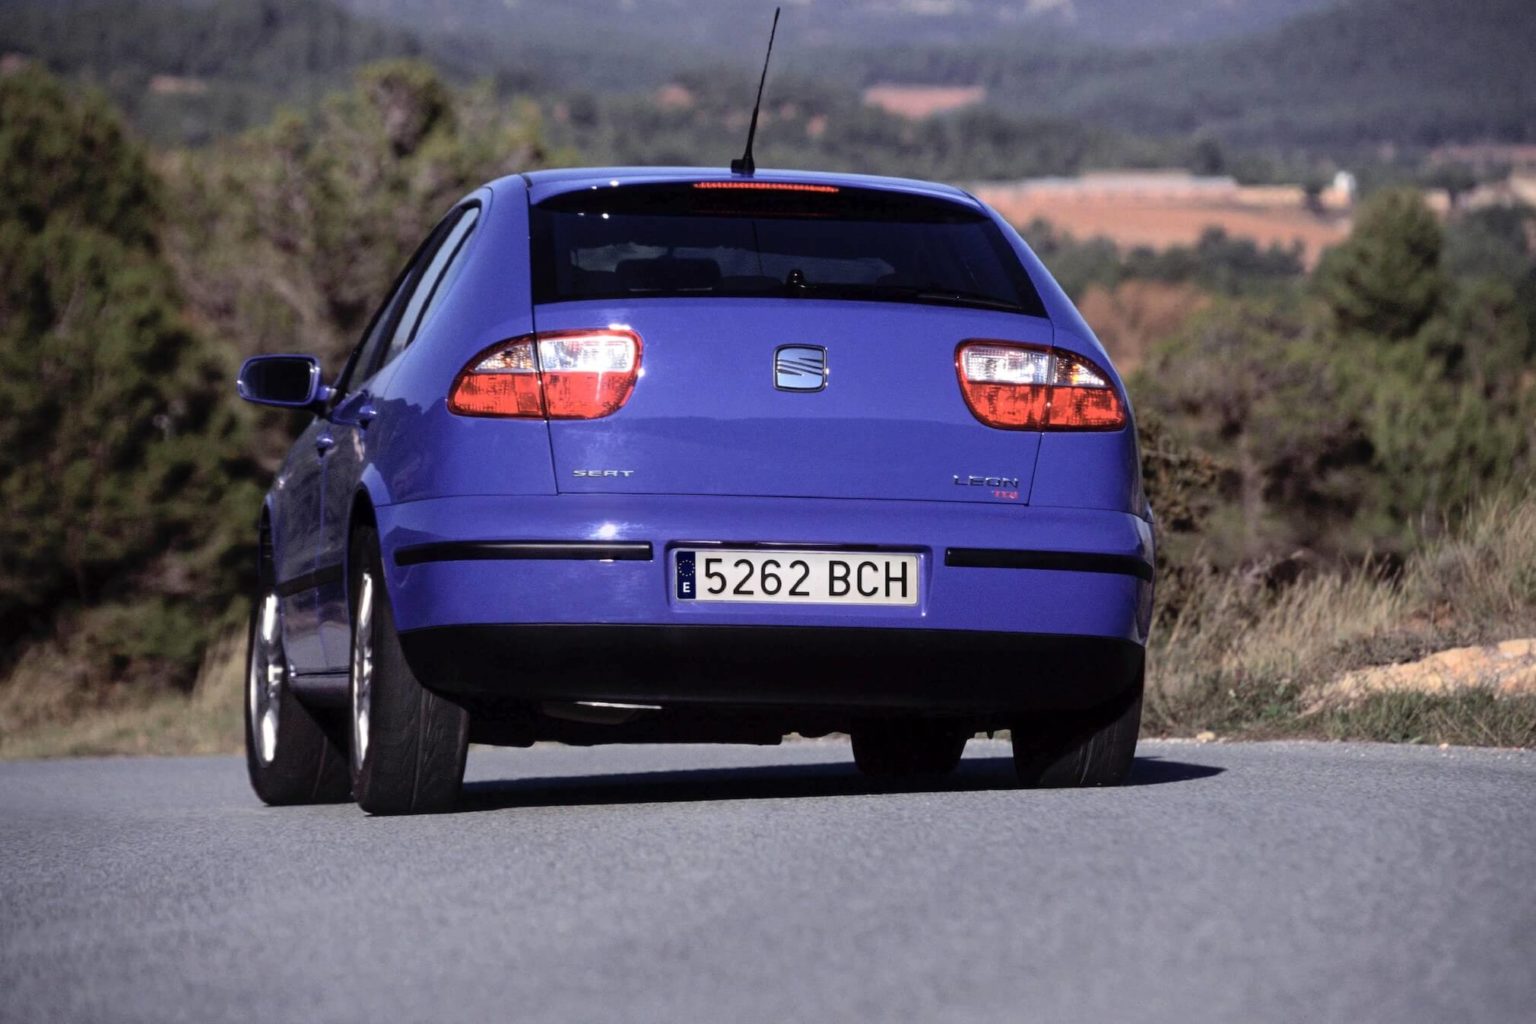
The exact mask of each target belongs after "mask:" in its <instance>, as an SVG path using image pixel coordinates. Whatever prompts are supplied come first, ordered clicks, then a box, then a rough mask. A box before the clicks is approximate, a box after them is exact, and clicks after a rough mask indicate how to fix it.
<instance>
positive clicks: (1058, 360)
mask: <svg viewBox="0 0 1536 1024" xmlns="http://www.w3.org/2000/svg"><path fill="white" fill-rule="evenodd" d="M955 373H956V374H957V375H958V376H959V378H960V393H961V394H962V395H964V396H965V404H966V405H967V406H969V407H970V410H971V414H972V415H974V416H975V417H976V418H977V419H978V420H980V421H981V422H983V423H985V424H986V425H987V426H989V427H998V428H1001V429H1003V430H1119V429H1120V428H1121V427H1124V426H1125V423H1126V415H1125V400H1124V399H1123V398H1121V397H1120V393H1119V392H1118V391H1117V390H1115V386H1114V384H1112V383H1111V382H1110V379H1109V374H1107V373H1105V372H1104V371H1103V370H1102V369H1100V368H1099V367H1098V366H1097V365H1095V364H1094V362H1093V361H1092V360H1090V359H1085V358H1084V357H1082V356H1080V355H1078V354H1077V353H1075V352H1065V351H1062V350H1061V349H1054V348H1038V347H1036V346H1033V345H1020V344H1018V343H1016V342H1007V341H985V340H973V341H966V342H962V343H961V344H960V347H959V348H958V349H956V350H955Z"/></svg>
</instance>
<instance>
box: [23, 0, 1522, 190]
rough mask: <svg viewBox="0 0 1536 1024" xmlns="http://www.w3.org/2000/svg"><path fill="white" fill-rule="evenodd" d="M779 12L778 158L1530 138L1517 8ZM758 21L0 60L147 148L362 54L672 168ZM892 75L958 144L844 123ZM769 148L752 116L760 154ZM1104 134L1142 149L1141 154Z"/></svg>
mask: <svg viewBox="0 0 1536 1024" xmlns="http://www.w3.org/2000/svg"><path fill="white" fill-rule="evenodd" d="M784 2H785V6H786V12H785V18H784V21H783V23H782V24H781V26H780V34H779V40H778V44H777V47H776V56H775V58H774V67H775V75H774V76H773V77H772V79H771V80H770V87H769V96H770V100H774V99H777V100H778V101H779V102H781V103H782V102H785V101H787V100H788V99H789V98H790V97H792V96H797V95H798V96H799V97H800V98H799V99H797V100H796V104H797V107H798V109H799V110H800V113H801V115H802V116H801V118H800V121H801V122H804V123H803V124H799V128H798V129H797V130H802V129H803V130H802V135H803V136H804V137H803V138H801V139H799V140H798V141H796V142H795V143H794V146H793V149H792V150H786V151H785V152H786V155H791V154H792V155H795V156H798V157H803V158H805V159H808V160H810V161H812V162H815V161H816V160H817V157H818V154H820V155H822V156H836V157H837V160H836V161H834V162H845V163H856V164H860V165H862V164H863V163H865V162H866V159H865V158H866V157H867V160H868V162H869V163H871V164H877V163H879V162H880V161H881V160H882V159H883V157H886V156H889V155H890V154H891V152H893V147H896V148H902V149H903V150H904V152H906V153H907V155H908V157H909V158H911V157H913V156H914V155H915V154H917V153H919V151H927V150H932V149H933V147H934V145H937V144H943V145H945V146H948V147H950V149H951V150H952V152H950V153H949V154H947V155H943V158H942V159H937V158H936V159H934V160H930V161H926V162H924V161H918V162H913V160H912V159H906V162H904V163H902V166H905V167H910V168H911V169H914V170H925V169H926V170H932V171H934V172H935V173H938V172H940V171H942V172H943V173H946V174H948V173H953V174H959V175H962V176H964V175H966V174H967V173H976V174H980V173H983V172H982V171H981V170H980V168H979V167H978V168H975V169H974V170H973V171H971V172H968V171H966V170H964V169H963V167H964V166H968V165H967V163H966V161H967V154H982V153H983V152H986V153H987V154H989V155H987V156H986V158H985V159H984V160H981V158H980V157H978V160H980V162H982V163H985V164H986V165H987V166H988V167H995V166H997V165H998V164H999V163H1001V164H1005V165H1009V166H1012V165H1013V164H1015V163H1017V164H1019V165H1020V166H1023V165H1028V166H1030V167H1032V168H1035V169H1037V170H1038V169H1039V168H1040V167H1047V168H1051V169H1055V170H1071V169H1074V167H1075V166H1076V164H1075V163H1074V161H1078V160H1086V159H1094V158H1096V157H1095V156H1094V155H1093V154H1094V153H1098V154H1100V155H1106V156H1109V157H1110V158H1114V155H1115V154H1116V153H1120V154H1125V153H1129V154H1130V156H1129V157H1128V158H1127V157H1124V156H1122V157H1121V159H1129V160H1130V161H1131V162H1138V161H1139V162H1143V163H1145V162H1150V161H1155V160H1160V159H1167V158H1168V157H1169V154H1170V153H1173V154H1175V156H1174V158H1175V159H1177V158H1178V157H1177V155H1176V154H1177V152H1178V151H1179V150H1180V148H1181V147H1182V149H1184V150H1186V151H1187V150H1189V149H1190V148H1191V147H1192V146H1194V145H1196V144H1197V143H1198V144H1200V145H1205V146H1206V147H1207V149H1206V154H1207V155H1208V156H1211V157H1212V161H1210V162H1208V165H1203V166H1202V167H1201V169H1203V170H1222V169H1227V170H1230V169H1231V167H1230V166H1223V161H1225V160H1226V157H1227V156H1230V155H1231V154H1232V153H1237V152H1247V153H1250V154H1251V153H1254V152H1256V151H1258V150H1264V151H1266V152H1277V153H1282V154H1284V158H1285V159H1286V160H1287V161H1291V162H1292V163H1293V165H1294V163H1295V162H1296V161H1297V160H1300V161H1303V162H1307V163H1316V162H1318V161H1323V162H1326V161H1327V160H1328V159H1330V158H1331V159H1348V160H1350V161H1352V162H1356V161H1359V160H1361V159H1367V158H1369V159H1375V157H1374V156H1368V154H1375V153H1379V152H1381V151H1383V147H1390V146H1397V147H1408V148H1409V149H1418V148H1427V147H1432V146H1436V145H1440V144H1443V143H1448V142H1482V141H1498V142H1536V58H1533V57H1532V54H1536V10H1533V8H1532V0H1335V2H1332V3H1329V2H1328V0H1162V2H1158V3H1151V2H1146V0H784ZM771 10H772V0H711V2H709V3H700V2H697V0H559V2H552V0H551V2H545V0H0V53H4V52H21V53H24V54H31V55H33V56H35V57H36V58H37V59H39V60H41V61H43V62H44V63H45V64H47V65H48V66H49V67H51V68H53V69H54V70H56V71H59V72H62V73H64V74H67V75H70V76H72V77H74V78H76V79H84V80H87V81H92V82H96V83H98V84H100V85H102V86H103V87H104V88H106V90H107V91H108V92H109V93H110V94H111V95H112V96H113V97H114V99H116V100H117V102H118V103H119V104H120V105H121V106H123V107H124V109H125V110H126V111H127V112H128V114H129V115H130V117H131V118H132V119H133V120H134V122H135V123H136V124H138V125H139V126H140V128H141V129H142V130H144V131H145V132H147V133H148V134H149V135H150V136H151V137H153V138H156V139H159V140H162V141H165V140H178V141H192V142H198V141H202V140H205V139H207V138H209V137H211V136H213V135H217V134H220V133H223V132H228V131H231V130H234V129H238V128H240V127H244V126H246V125H249V124H252V123H256V122H259V121H261V120H264V119H265V118H266V117H268V116H269V115H270V113H271V110H272V108H273V107H274V106H276V105H277V104H279V103H293V104H300V105H302V104H307V103H310V102H313V101H314V100H315V99H317V98H318V97H319V96H321V95H323V94H324V93H325V92H326V91H328V90H330V89H331V88H334V87H335V86H336V85H337V84H338V83H339V82H341V81H343V80H344V79H345V78H346V77H347V76H348V75H349V74H350V72H351V71H352V70H353V69H355V68H356V67H358V66H359V65H361V64H363V63H366V62H369V61H372V60H377V59H380V58H384V57H393V56H410V55H419V56H424V57H426V58H427V59H430V60H432V61H433V62H434V63H435V64H436V65H437V66H438V67H439V68H440V69H442V70H443V72H444V73H445V75H447V76H448V77H449V78H450V79H452V80H456V81H461V82H462V81H466V80H469V79H471V78H477V77H492V78H494V79H495V80H496V82H497V84H498V85H499V86H500V87H501V90H502V91H503V92H504V93H505V92H509V91H517V92H520V93H523V94H533V95H537V96H541V97H543V98H545V99H547V100H548V101H549V103H550V105H551V107H552V109H555V108H557V109H561V110H566V111H568V112H569V113H570V118H571V121H570V123H571V125H572V127H571V130H570V132H569V133H568V134H569V135H570V138H569V140H567V141H570V142H571V143H572V144H575V145H578V146H581V147H582V148H583V150H584V151H587V150H590V151H591V152H592V153H594V154H608V153H615V154H618V153H633V154H634V155H637V156H647V155H653V154H654V153H658V152H662V150H663V149H665V150H666V151H667V152H671V153H676V154H683V155H686V154H688V153H691V152H694V151H696V150H698V149H700V146H699V145H697V144H696V143H698V142H699V138H702V137H703V136H701V135H700V133H701V132H703V133H704V134H705V135H707V137H708V139H709V140H710V142H711V144H712V145H716V144H717V143H716V142H715V140H716V139H717V138H718V133H719V130H720V126H721V125H722V124H724V123H725V121H726V120H728V119H729V118H730V117H734V116H736V115H737V114H738V113H739V108H742V107H744V106H746V104H747V103H748V102H749V99H748V98H749V97H750V94H751V88H752V86H753V85H755V78H756V71H757V67H758V65H759V62H760V60H761V55H762V47H763V44H764V42H765V36H766V32H767V28H768V23H769V19H770V17H771ZM1153 43H1155V44H1156V45H1150V44H1153ZM749 79H750V80H751V81H749ZM684 81H685V82H687V83H688V88H689V90H690V95H692V96H695V97H697V98H698V99H699V100H700V102H701V103H702V104H703V105H704V106H711V105H713V106H722V105H723V106H725V107H728V108H729V109H728V111H726V112H717V114H718V116H716V115H714V114H712V115H711V117H713V121H712V122H709V119H707V118H705V117H704V116H703V114H702V113H700V114H696V115H694V116H693V117H692V121H693V122H695V123H693V124H683V123H681V121H682V117H681V115H678V116H674V117H672V119H671V121H670V122H668V124H667V125H658V126H656V127H657V128H658V130H662V129H665V130H666V131H667V132H668V133H669V134H670V136H671V137H670V138H669V139H668V140H667V142H666V145H665V146H664V147H662V146H660V145H659V144H657V143H655V142H654V141H653V140H640V141H641V142H644V143H645V144H644V145H640V146H636V145H632V144H630V143H628V142H626V141H625V138H624V137H623V136H625V135H627V134H633V131H634V125H635V123H636V121H635V110H636V109H638V108H637V106H636V105H637V104H638V105H642V106H643V105H644V104H646V103H648V101H647V100H646V99H644V98H645V97H648V96H651V95H653V94H654V93H655V90H656V89H657V88H658V87H659V86H662V85H664V84H666V83H676V82H684ZM890 83H897V84H908V85H918V86H943V87H955V88H960V89H966V90H969V91H968V92H966V93H965V95H968V96H969V95H977V96H981V97H983V99H982V101H981V106H978V107H976V108H975V109H968V110H965V111H961V112H958V113H952V114H946V115H941V119H945V120H950V121H959V122H961V123H960V125H959V127H958V128H956V129H955V130H953V131H946V132H929V133H928V134H925V130H920V129H919V128H918V127H916V126H913V127H911V128H909V129H897V128H894V127H892V126H890V125H888V124H885V123H884V122H880V121H878V120H870V119H864V118H862V115H858V116H854V117H853V118H852V120H850V115H849V114H848V110H849V108H850V107H856V106H857V104H858V102H859V97H860V96H861V95H862V94H863V92H864V90H865V89H866V88H867V87H869V86H873V85H876V84H890ZM776 90H777V91H776ZM620 96H622V97H624V98H623V100H622V102H620V100H619V99H618V97H620ZM567 101H570V102H567ZM594 109H596V111H597V112H596V113H595V114H593V113H591V112H592V111H593V110H594ZM605 110H606V111H608V112H609V113H611V114H613V116H606V115H605V114H604V111H605ZM817 115H828V116H829V118H830V120H829V121H828V122H827V123H830V124H832V128H831V130H830V131H829V132H827V133H826V134H822V129H820V128H815V129H813V128H812V121H813V120H814V118H815V116H817ZM786 116H787V115H786ZM792 120H793V118H792ZM706 122H709V123H706ZM797 123H799V122H797ZM815 123H817V124H820V123H822V122H815ZM1040 124H1049V125H1052V126H1054V127H1053V128H1052V131H1053V132H1055V134H1056V136H1058V137H1060V138H1066V137H1067V136H1068V135H1071V134H1073V133H1076V135H1078V136H1082V137H1085V138H1086V137H1090V136H1091V138H1092V139H1093V140H1096V141H1094V142H1093V143H1092V145H1091V146H1084V145H1081V144H1079V143H1075V142H1074V143H1073V144H1072V145H1073V146H1074V147H1075V149H1076V152H1077V154H1078V155H1076V156H1073V157H1071V158H1070V159H1057V158H1054V157H1052V158H1050V159H1044V158H1043V156H1042V154H1045V153H1046V151H1047V150H1049V149H1050V148H1051V147H1050V146H1045V145H1042V146H1036V147H1034V148H1035V149H1036V150H1038V151H1039V152H1038V153H1036V154H1035V156H1033V157H1031V158H1029V159H1022V158H1021V159H1014V158H1013V157H1012V156H1011V155H1010V154H1013V153H1015V152H1017V151H1018V150H1019V148H1020V146H1021V142H1020V140H1021V139H1025V140H1027V138H1028V137H1029V136H1030V134H1031V132H1033V131H1034V129H1032V128H1030V127H1029V126H1030V125H1040ZM593 126H595V127H593ZM1066 129H1070V131H1067V130H1066ZM782 131H783V129H782V128H781V129H780V132H779V134H778V138H779V140H780V142H779V143H778V144H780V145H783V144H784V143H785V142H786V141H787V140H785V139H784V138H783V135H782ZM840 132H841V133H842V134H840ZM604 133H606V136H605V134H604ZM929 135H933V136H935V138H938V137H940V136H942V138H940V139H939V142H937V143H936V142H935V141H934V139H931V138H929ZM607 136H612V137H611V138H608V137H607ZM696 136H699V138H696ZM774 136H775V131H774V129H773V128H772V127H771V126H768V125H765V140H764V141H765V145H768V146H770V147H772V146H774V145H775V144H776V143H775V141H774ZM897 136H899V138H896V142H895V143H891V142H890V139H891V138H895V137H897ZM1106 139H1108V140H1111V145H1110V146H1109V147H1108V148H1105V147H1104V146H1102V145H1100V143H1101V142H1102V141H1103V140H1106ZM1115 139H1119V140H1122V142H1123V140H1127V139H1143V140H1151V141H1152V143H1153V144H1154V145H1152V146H1151V147H1148V148H1145V149H1144V150H1143V151H1142V153H1141V155H1140V156H1138V155H1137V154H1136V153H1135V152H1134V149H1135V146H1129V147H1127V145H1124V144H1122V142H1114V141H1113V140H1115ZM633 141H634V140H631V142H633ZM888 143H889V144H888ZM1054 145H1055V143H1052V146H1054ZM837 147H842V149H841V150H838V149H837ZM860 147H863V148H864V149H866V150H868V152H867V153H863V154H862V155H861V151H860ZM882 147H884V148H882ZM1213 147H1214V148H1213ZM1223 151H1224V153H1223ZM1224 154H1225V155H1224ZM1042 161H1043V162H1042ZM976 162H977V160H972V161H971V163H976ZM956 168H962V169H960V170H957V169H956Z"/></svg>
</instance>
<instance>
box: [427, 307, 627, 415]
mask: <svg viewBox="0 0 1536 1024" xmlns="http://www.w3.org/2000/svg"><path fill="white" fill-rule="evenodd" d="M640 350H641V343H640V335H638V334H636V333H635V332H634V331H631V330H628V329H627V328H617V327H607V328H602V329H597V330H580V331H543V332H540V333H538V334H525V335H522V336H521V337H517V338H512V339H511V340H509V341H503V342H501V343H500V344H497V345H492V346H491V347H490V348H488V349H486V350H485V351H483V352H481V353H480V354H479V355H477V356H475V358H473V359H471V360H470V361H469V362H468V363H467V364H466V365H465V366H464V369H462V370H460V371H459V375H458V376H457V377H456V378H454V381H453V389H452V390H451V391H449V393H448V408H449V409H450V410H451V411H453V412H456V413H458V414H459V415H461V416H502V417H513V418H533V419H552V420H595V419H601V418H602V417H604V416H611V415H612V414H614V413H615V412H618V411H619V409H621V408H623V406H624V403H625V402H627V401H629V396H630V394H631V393H632V392H633V391H634V390H635V382H636V381H637V380H639V379H640Z"/></svg>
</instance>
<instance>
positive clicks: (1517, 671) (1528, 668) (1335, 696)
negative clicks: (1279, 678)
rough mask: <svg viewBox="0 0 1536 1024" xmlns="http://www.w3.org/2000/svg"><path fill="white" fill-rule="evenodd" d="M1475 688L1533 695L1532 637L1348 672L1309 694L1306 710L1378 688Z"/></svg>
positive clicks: (1353, 699)
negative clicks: (1399, 663)
mask: <svg viewBox="0 0 1536 1024" xmlns="http://www.w3.org/2000/svg"><path fill="white" fill-rule="evenodd" d="M1474 689H1479V690H1487V691H1489V692H1491V693H1492V694H1493V695H1494V696H1495V697H1517V696H1536V638H1530V639H1524V640H1506V641H1504V642H1503V643H1500V644H1489V645H1486V646H1482V647H1455V648H1452V649H1451V650H1448V651H1440V652H1439V653H1437V654H1431V655H1430V656H1429V657H1427V658H1423V659H1421V660H1419V661H1410V662H1407V663H1405V664H1401V665H1378V666H1375V667H1373V668H1363V669H1359V670H1357V671H1354V672H1349V673H1346V674H1345V675H1344V676H1342V677H1341V678H1339V679H1337V680H1335V681H1334V682H1332V683H1329V684H1327V685H1326V686H1323V687H1320V688H1318V690H1317V691H1315V692H1314V693H1313V694H1311V695H1310V699H1309V700H1308V702H1307V707H1306V712H1305V713H1307V714H1312V713H1315V712H1317V711H1322V710H1324V709H1326V708H1330V707H1340V706H1347V705H1351V704H1356V703H1358V702H1360V701H1361V700H1363V699H1365V698H1366V697H1369V696H1372V695H1374V694H1378V693H1422V694H1428V695H1431V696H1454V695H1455V694H1458V693H1463V692H1465V691H1468V690H1474Z"/></svg>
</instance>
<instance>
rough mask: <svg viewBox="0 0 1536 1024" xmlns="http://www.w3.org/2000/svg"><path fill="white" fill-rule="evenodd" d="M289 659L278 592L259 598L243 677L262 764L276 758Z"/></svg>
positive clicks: (255, 743) (254, 741)
mask: <svg viewBox="0 0 1536 1024" xmlns="http://www.w3.org/2000/svg"><path fill="white" fill-rule="evenodd" d="M287 674H288V662H287V658H286V656H285V655H284V652H283V634H282V618H281V614H280V611H279V608H278V603H277V595H276V594H270V593H269V594H267V595H266V596H265V597H264V598H262V602H261V607H260V608H259V609H258V610H257V613H256V630H255V635H254V636H253V637H252V638H251V653H250V672H249V674H248V675H249V678H248V679H247V680H246V690H247V700H248V701H249V703H250V707H249V712H250V720H251V726H250V728H251V738H250V739H251V746H252V747H253V748H254V749H255V752H256V756H257V757H258V758H260V760H261V761H262V763H263V764H271V763H272V760H273V759H274V758H276V757H277V740H278V724H279V711H280V709H281V708H282V696H283V682H284V680H285V679H286V677H287Z"/></svg>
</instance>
